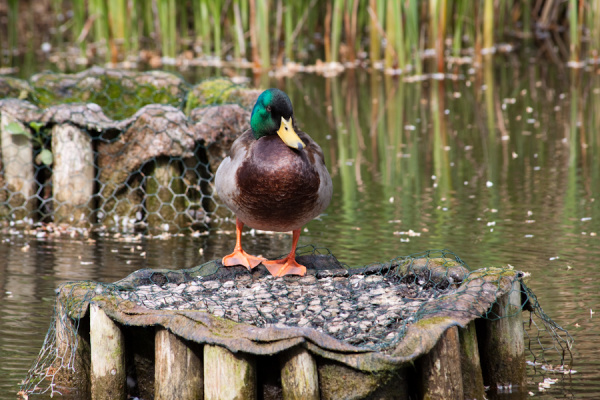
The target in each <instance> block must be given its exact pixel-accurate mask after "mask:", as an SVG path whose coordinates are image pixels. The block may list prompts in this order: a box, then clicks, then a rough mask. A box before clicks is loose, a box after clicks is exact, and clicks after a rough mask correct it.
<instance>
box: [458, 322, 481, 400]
mask: <svg viewBox="0 0 600 400" xmlns="http://www.w3.org/2000/svg"><path fill="white" fill-rule="evenodd" d="M458 334H459V339H460V360H461V361H460V365H461V368H462V376H463V379H462V381H463V391H464V395H465V399H484V398H485V397H486V396H485V387H484V385H483V375H482V372H481V363H480V359H479V347H478V343H477V330H476V329H475V321H471V322H470V323H469V325H467V327H466V328H464V329H463V328H459V329H458Z"/></svg>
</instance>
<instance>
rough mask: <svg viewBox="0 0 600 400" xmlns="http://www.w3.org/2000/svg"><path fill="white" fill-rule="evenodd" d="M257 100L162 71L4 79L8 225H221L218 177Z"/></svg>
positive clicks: (3, 218)
mask: <svg viewBox="0 0 600 400" xmlns="http://www.w3.org/2000/svg"><path fill="white" fill-rule="evenodd" d="M258 94H259V91H257V90H253V89H248V88H245V87H243V86H240V85H237V84H234V83H232V82H231V81H229V80H227V79H211V80H206V81H204V82H201V83H200V84H198V85H195V86H192V85H190V84H189V83H187V82H185V81H184V80H183V79H182V78H181V77H179V76H178V75H175V74H171V73H167V72H162V71H151V72H131V71H120V70H107V69H103V68H98V67H94V68H91V69H89V70H86V71H83V72H81V73H77V74H56V73H42V74H38V75H35V76H33V77H32V78H31V79H30V80H29V81H21V80H17V79H14V78H3V77H0V98H2V97H4V99H2V100H0V115H1V123H0V131H1V135H2V136H1V137H0V142H1V143H2V147H1V148H0V222H4V224H5V225H10V227H11V228H12V229H23V228H25V229H31V228H32V227H33V228H35V229H36V230H38V231H40V230H45V231H47V232H49V233H61V232H65V231H66V232H67V233H71V234H87V233H89V231H90V230H96V231H104V230H108V231H112V232H127V233H131V232H139V233H146V234H165V233H167V234H169V233H171V234H172V233H182V232H189V231H206V230H208V229H211V228H214V227H217V226H219V224H220V223H221V221H222V220H223V218H227V217H229V216H230V213H229V212H228V211H227V209H226V208H225V207H223V206H220V205H219V201H217V200H216V199H215V197H214V195H213V188H212V182H213V173H214V172H215V171H216V168H217V166H218V165H219V163H220V161H221V160H222V159H223V158H224V157H225V155H226V153H227V151H228V149H229V146H230V145H231V143H232V142H233V140H235V138H237V136H238V135H239V133H240V132H243V131H244V130H245V129H247V128H248V126H249V125H248V124H249V119H250V114H249V109H250V108H251V107H252V105H253V103H254V102H255V100H256V98H257V97H258Z"/></svg>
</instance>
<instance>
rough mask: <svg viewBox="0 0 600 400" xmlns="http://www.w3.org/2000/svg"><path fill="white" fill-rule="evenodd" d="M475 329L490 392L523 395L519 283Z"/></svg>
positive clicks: (514, 284) (522, 333) (523, 369)
mask: <svg viewBox="0 0 600 400" xmlns="http://www.w3.org/2000/svg"><path fill="white" fill-rule="evenodd" d="M481 322H482V323H481V325H478V329H479V328H481V331H479V332H477V334H478V340H479V341H480V345H479V348H480V350H481V367H482V370H483V380H484V382H485V384H486V385H489V386H490V387H491V388H492V389H496V388H499V387H510V388H512V390H514V391H516V390H518V391H525V390H526V389H527V388H526V371H525V340H524V337H523V335H524V331H523V319H522V312H521V282H520V280H519V279H515V281H514V282H513V285H512V289H511V291H510V292H509V293H507V294H505V295H504V296H502V297H500V298H499V299H498V300H497V302H496V303H495V304H494V305H493V306H492V308H491V310H490V312H489V314H488V319H486V320H483V321H481Z"/></svg>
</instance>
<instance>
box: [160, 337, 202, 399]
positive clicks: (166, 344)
mask: <svg viewBox="0 0 600 400" xmlns="http://www.w3.org/2000/svg"><path fill="white" fill-rule="evenodd" d="M200 349H201V347H200V345H198V344H196V343H193V342H187V341H184V340H182V339H180V338H178V337H177V336H175V335H174V334H172V333H171V332H169V331H168V330H167V329H164V328H158V329H157V330H156V337H155V354H156V355H155V364H156V366H155V370H154V372H155V375H154V399H155V400H161V399H164V400H167V399H180V400H196V399H202V398H203V393H204V387H203V371H202V367H203V365H202V359H201V356H200Z"/></svg>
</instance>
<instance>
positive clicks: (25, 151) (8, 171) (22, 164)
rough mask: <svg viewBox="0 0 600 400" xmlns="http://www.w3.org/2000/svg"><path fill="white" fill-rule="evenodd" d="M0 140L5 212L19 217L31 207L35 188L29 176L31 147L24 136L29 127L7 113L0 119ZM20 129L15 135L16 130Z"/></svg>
mask: <svg viewBox="0 0 600 400" xmlns="http://www.w3.org/2000/svg"><path fill="white" fill-rule="evenodd" d="M0 131H1V138H0V142H1V143H2V147H1V148H0V149H1V153H0V158H1V159H2V164H3V169H4V180H5V182H6V188H7V189H8V192H9V193H8V196H9V197H8V201H7V203H8V206H9V209H8V212H9V213H10V214H12V215H13V216H14V218H15V219H17V220H20V219H23V218H24V217H26V216H28V215H29V212H30V211H31V210H32V209H33V202H32V201H31V196H32V195H33V193H34V189H35V179H34V175H33V150H32V147H31V141H30V140H29V138H28V137H27V136H26V132H29V128H28V127H26V126H25V125H23V124H22V123H21V122H20V121H18V120H17V119H16V118H14V117H12V116H11V115H9V114H7V113H5V112H4V113H2V118H1V119H0ZM19 131H20V132H23V133H22V134H16V132H19Z"/></svg>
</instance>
